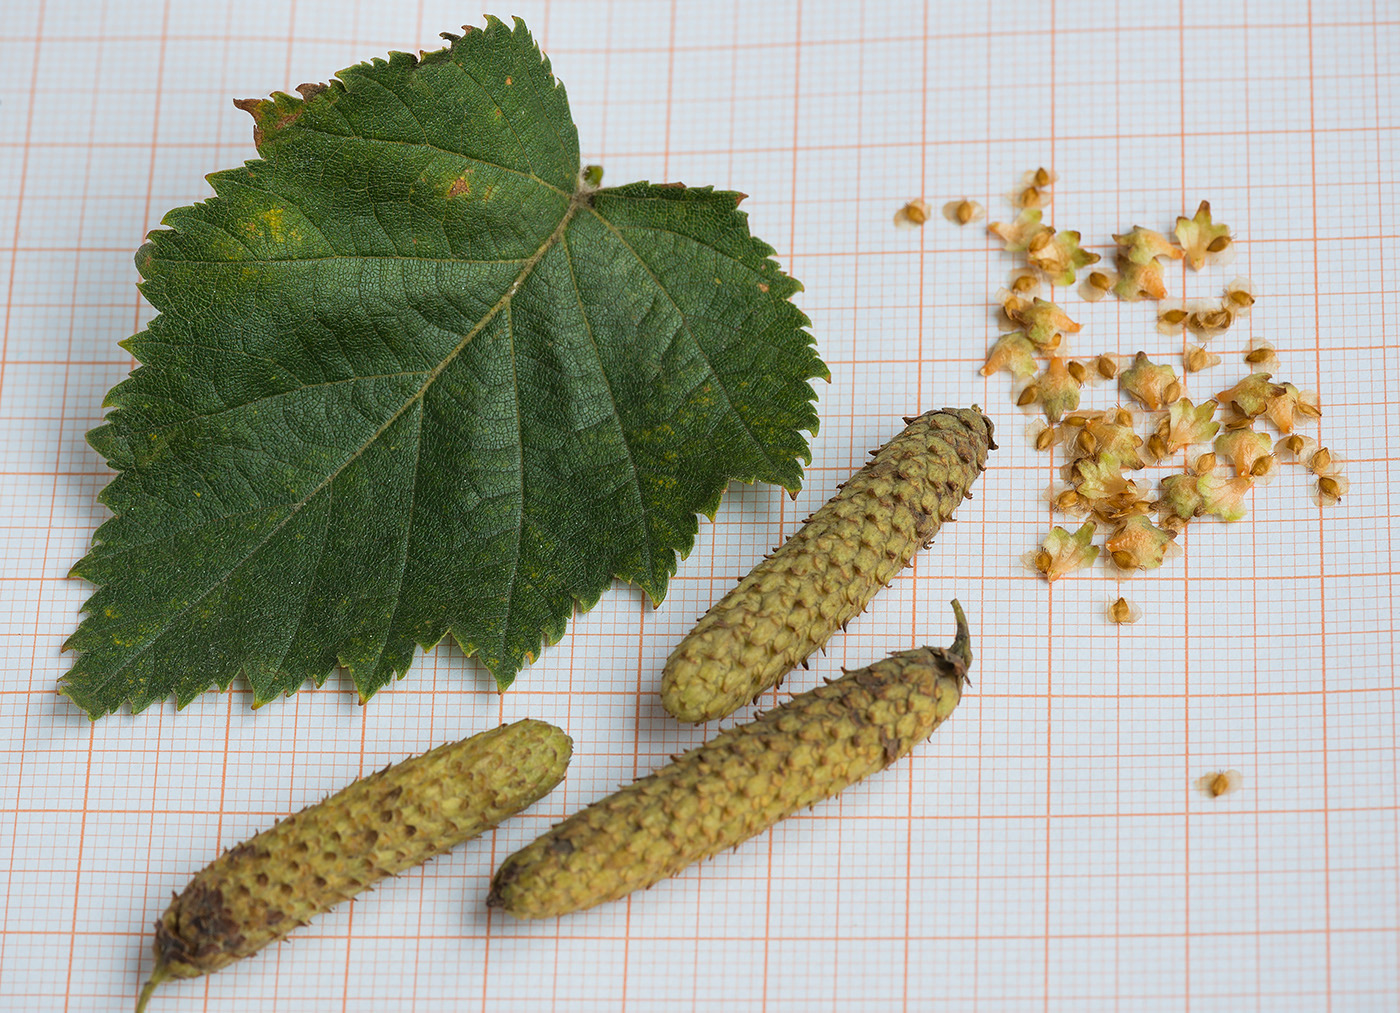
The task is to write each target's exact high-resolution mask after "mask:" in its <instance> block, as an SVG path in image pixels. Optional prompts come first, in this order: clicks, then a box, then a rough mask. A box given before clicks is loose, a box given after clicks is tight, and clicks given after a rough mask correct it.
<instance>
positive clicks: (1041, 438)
mask: <svg viewBox="0 0 1400 1013" xmlns="http://www.w3.org/2000/svg"><path fill="white" fill-rule="evenodd" d="M1054 445H1055V430H1054V429H1052V428H1051V427H1050V426H1046V427H1045V428H1044V429H1042V430H1041V431H1040V432H1038V433H1036V434H1035V449H1036V450H1049V449H1050V448H1051V447H1053V446H1054Z"/></svg>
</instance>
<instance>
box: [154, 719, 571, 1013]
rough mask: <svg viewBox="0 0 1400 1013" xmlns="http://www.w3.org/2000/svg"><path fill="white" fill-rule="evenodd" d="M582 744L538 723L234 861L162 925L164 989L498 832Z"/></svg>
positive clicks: (375, 780)
mask: <svg viewBox="0 0 1400 1013" xmlns="http://www.w3.org/2000/svg"><path fill="white" fill-rule="evenodd" d="M572 750H573V743H572V740H570V738H569V736H568V735H566V734H565V733H564V732H563V731H561V730H560V729H558V728H555V727H554V726H553V725H551V724H546V723H545V722H543V721H534V720H530V719H526V720H524V721H517V722H515V723H514V724H509V725H502V726H501V727H499V728H493V729H491V730H490V731H487V732H482V733H481V734H479V735H473V736H471V737H470V738H466V739H463V740H462V741H460V742H453V743H448V744H447V745H443V746H439V747H438V748H436V749H432V750H429V751H428V752H426V753H423V754H421V755H419V756H414V757H410V758H409V759H407V760H404V761H403V762H402V763H398V764H395V765H394V766H390V767H386V768H385V769H383V770H381V771H378V772H377V773H374V774H371V775H369V776H368V777H364V778H361V779H360V780H358V781H356V782H355V783H353V784H351V785H350V786H349V787H346V788H344V789H342V790H341V791H338V792H336V793H335V794H334V795H331V796H330V797H329V798H327V799H325V800H324V801H322V802H319V803H317V804H316V805H313V806H309V807H307V808H305V809H303V810H301V812H299V813H295V814H294V815H292V816H289V817H287V818H286V819H284V820H282V821H281V822H280V823H278V824H277V825H276V826H274V827H273V828H272V829H270V830H265V831H263V832H262V833H260V834H258V835H257V836H256V837H253V838H252V839H250V840H248V841H245V842H244V843H242V844H239V845H237V846H236V847H234V848H232V849H230V850H228V851H226V852H224V853H223V854H222V855H220V856H219V857H218V858H216V859H215V860H214V861H213V862H211V863H210V864H209V865H207V866H206V867H205V868H204V869H202V870H201V871H200V872H198V873H196V874H195V877H194V879H192V880H191V881H190V884H189V886H187V887H185V889H184V892H182V893H180V894H179V895H177V896H176V897H175V899H174V900H172V901H171V902H170V906H169V907H168V908H166V910H165V913H164V914H163V915H161V917H160V920H159V921H158V922H156V941H155V952H156V966H155V970H154V971H153V972H152V974H151V977H150V980H149V981H148V982H147V984H146V987H145V988H144V989H143V990H142V992H141V997H140V1000H139V1001H138V1003H137V1007H136V1009H137V1013H141V1010H143V1009H144V1008H145V1005H146V1002H147V1001H148V1000H149V999H150V996H151V993H152V992H153V991H154V989H155V987H156V986H157V985H158V984H160V982H162V981H166V980H168V979H171V978H194V977H198V976H199V975H202V974H209V973H211V972H213V971H217V970H218V969H219V968H221V967H224V966H226V965H228V964H231V963H233V962H234V961H235V960H240V959H242V958H243V957H247V956H251V955H252V954H254V953H256V952H257V951H258V950H260V949H262V948H263V947H264V946H267V945H268V944H269V943H274V942H277V941H278V940H280V939H282V938H283V937H285V936H286V935H287V934H288V933H289V932H291V931H292V929H294V928H296V927H297V926H298V925H304V924H305V923H306V922H307V920H308V919H309V918H311V917H312V916H313V915H316V914H319V913H321V912H322V911H325V910H328V909H329V908H332V907H334V906H335V905H336V904H339V903H341V902H342V901H345V900H349V899H350V898H351V897H353V896H354V895H355V894H357V893H360V892H361V891H362V890H366V889H368V888H369V887H370V886H372V885H373V884H374V883H376V882H378V881H379V880H381V879H383V878H385V877H386V876H393V875H395V874H397V873H399V872H402V871H403V870H404V869H408V868H411V867H412V866H414V865H418V864H419V863H421V862H425V861H427V860H428V859H429V858H432V857H434V856H436V855H440V854H442V853H443V852H444V851H447V850H448V849H450V848H452V847H453V846H454V845H457V844H460V843H461V842H462V841H465V840H468V839H470V838H472V837H475V836H477V835H478V834H480V833H482V832H484V831H486V830H489V829H491V828H492V827H494V826H495V825H496V824H498V823H500V822H501V821H502V820H504V819H505V818H506V817H508V816H511V815H513V814H514V813H517V812H519V811H520V810H522V809H524V808H525V807H526V806H528V805H530V804H531V803H533V802H535V801H536V800H538V799H540V798H542V797H543V796H545V795H547V794H548V793H549V792H550V791H551V790H552V789H553V788H554V786H555V785H557V784H558V783H559V782H560V781H561V780H562V779H563V777H564V770H565V768H567V767H568V765H569V759H570V757H571V755H572Z"/></svg>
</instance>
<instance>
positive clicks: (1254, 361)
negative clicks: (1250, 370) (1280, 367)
mask: <svg viewBox="0 0 1400 1013" xmlns="http://www.w3.org/2000/svg"><path fill="white" fill-rule="evenodd" d="M1273 352H1274V350H1273V349H1272V348H1256V349H1254V351H1252V352H1246V353H1245V357H1244V361H1245V362H1247V363H1249V364H1250V365H1251V366H1257V365H1259V363H1261V362H1268V361H1269V360H1270V359H1271V358H1273Z"/></svg>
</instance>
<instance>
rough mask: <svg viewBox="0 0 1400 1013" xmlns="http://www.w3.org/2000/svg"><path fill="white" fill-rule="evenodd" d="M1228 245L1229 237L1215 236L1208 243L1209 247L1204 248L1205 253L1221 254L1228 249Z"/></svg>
mask: <svg viewBox="0 0 1400 1013" xmlns="http://www.w3.org/2000/svg"><path fill="white" fill-rule="evenodd" d="M1229 245H1230V237H1229V236H1216V237H1215V238H1214V239H1212V240H1211V241H1210V245H1209V246H1207V247H1206V251H1207V252H1208V253H1222V252H1224V251H1225V249H1227V248H1228V247H1229Z"/></svg>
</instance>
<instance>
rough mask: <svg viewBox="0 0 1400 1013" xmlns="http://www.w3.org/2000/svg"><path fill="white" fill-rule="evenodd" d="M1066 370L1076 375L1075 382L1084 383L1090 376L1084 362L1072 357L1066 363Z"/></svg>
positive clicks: (1073, 375)
mask: <svg viewBox="0 0 1400 1013" xmlns="http://www.w3.org/2000/svg"><path fill="white" fill-rule="evenodd" d="M1065 370H1066V372H1068V373H1069V375H1070V376H1072V377H1074V382H1075V383H1081V384H1082V383H1083V382H1084V381H1085V380H1086V379H1088V377H1089V371H1088V370H1087V369H1085V368H1084V363H1082V362H1078V361H1076V360H1074V359H1071V360H1070V361H1069V362H1067V363H1065Z"/></svg>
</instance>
